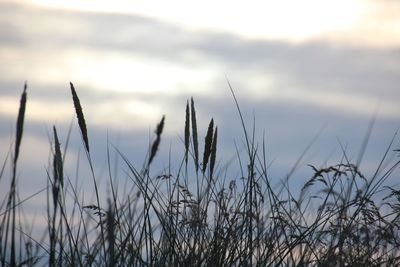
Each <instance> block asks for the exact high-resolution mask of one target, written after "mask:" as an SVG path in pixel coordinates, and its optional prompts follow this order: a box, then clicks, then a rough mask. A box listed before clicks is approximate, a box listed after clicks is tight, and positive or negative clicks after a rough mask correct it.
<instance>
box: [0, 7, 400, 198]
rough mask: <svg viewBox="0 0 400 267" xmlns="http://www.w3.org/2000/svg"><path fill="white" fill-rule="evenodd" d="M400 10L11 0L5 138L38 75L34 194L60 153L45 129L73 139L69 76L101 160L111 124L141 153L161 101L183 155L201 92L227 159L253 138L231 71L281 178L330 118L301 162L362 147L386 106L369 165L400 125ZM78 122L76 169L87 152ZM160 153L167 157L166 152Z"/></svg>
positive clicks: (1, 59)
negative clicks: (187, 112) (190, 113)
mask: <svg viewBox="0 0 400 267" xmlns="http://www.w3.org/2000/svg"><path fill="white" fill-rule="evenodd" d="M278 3H279V4H278ZM398 14H400V2H398V1H349V0H347V1H311V0H308V1H240V2H239V1H178V0H173V1H149V0H147V1H131V0H129V1H122V0H121V1H83V0H81V1H71V0H70V1H67V0H65V1H54V0H53V1H50V0H49V1H46V0H24V1H23V0H19V1H4V0H3V1H1V2H0V88H1V89H0V121H1V124H0V144H1V145H2V147H4V148H6V149H2V151H6V150H7V148H8V147H9V146H10V144H11V142H12V141H10V139H11V138H12V134H13V131H14V127H15V126H14V123H15V121H16V114H17V111H18V104H19V97H20V94H21V92H22V88H23V83H24V81H27V82H28V105H27V115H26V121H27V124H26V127H25V133H24V140H23V143H22V152H21V153H22V154H21V157H22V162H21V168H20V177H21V178H20V179H21V180H24V179H27V176H30V179H31V180H30V181H32V180H33V181H35V182H33V183H34V186H33V187H34V188H32V187H30V188H25V189H24V190H25V194H26V195H29V192H31V193H32V192H34V190H38V189H40V188H42V187H43V186H44V185H45V179H46V172H45V166H46V164H47V161H48V155H49V153H50V142H51V138H50V140H49V137H48V134H47V133H48V132H51V131H50V129H51V126H52V125H53V124H55V125H57V127H59V128H60V130H59V132H62V134H61V135H62V138H64V139H63V141H62V142H65V138H66V135H67V131H68V127H69V124H70V122H71V121H72V119H73V118H74V110H73V106H72V102H71V97H70V91H69V85H68V84H69V82H70V81H72V82H73V83H74V84H75V87H76V89H77V91H78V94H79V96H80V98H81V103H82V105H83V109H84V112H85V116H86V119H87V122H88V127H89V135H90V140H91V144H92V147H93V151H95V156H94V158H95V159H96V160H97V161H98V163H97V164H98V167H99V170H98V172H101V171H102V170H101V165H102V164H103V163H104V162H105V158H106V144H107V132H108V134H109V136H110V139H111V140H112V142H114V143H118V145H119V146H120V147H121V149H122V150H123V151H124V152H126V153H127V154H129V156H130V157H131V159H132V160H133V161H136V162H137V164H138V165H139V166H140V164H141V163H142V161H143V158H144V156H145V155H144V153H143V152H144V151H146V148H147V146H148V142H149V141H148V140H149V135H150V137H151V133H152V132H151V129H154V127H155V125H156V124H157V123H158V121H159V120H160V118H161V116H162V115H163V114H165V115H166V129H165V138H164V139H163V143H162V150H163V152H162V153H164V156H167V155H168V150H169V147H170V145H171V146H172V147H173V153H175V155H181V152H182V151H183V150H182V144H181V142H180V140H179V137H180V136H182V131H183V123H184V109H185V104H186V100H187V99H189V98H190V97H191V96H193V97H194V99H195V101H196V107H197V108H198V116H199V121H200V125H199V128H200V130H201V135H204V134H205V130H206V127H207V123H208V121H209V120H210V118H211V117H214V119H215V121H216V124H217V125H218V127H219V136H220V138H221V141H220V142H219V146H220V150H219V162H220V164H221V165H222V164H224V162H227V161H228V160H229V159H230V157H232V156H234V155H235V148H234V140H235V141H236V142H237V143H238V144H241V142H242V141H243V136H242V130H241V126H240V120H239V117H238V116H237V113H236V110H235V106H234V102H233V99H232V97H231V95H230V92H229V87H228V84H227V81H226V78H228V79H229V81H230V83H231V84H232V86H233V88H234V90H235V92H236V94H237V96H238V99H239V102H240V104H241V107H242V109H243V113H244V115H245V118H246V122H247V124H248V126H249V127H251V126H252V121H253V117H255V119H256V129H257V133H258V134H257V137H258V140H259V141H260V142H261V141H262V134H263V132H264V131H265V135H266V137H267V139H266V141H267V147H268V159H269V160H270V161H271V162H272V161H273V162H274V163H273V164H272V166H271V172H272V173H273V174H275V175H276V179H280V178H282V177H284V176H285V175H286V174H287V172H288V171H289V169H290V167H291V166H292V165H293V164H294V163H295V162H296V159H297V158H298V157H299V156H300V154H301V153H302V151H303V149H304V148H305V147H306V146H307V144H308V143H309V142H310V141H311V140H312V139H313V137H314V136H315V135H316V134H317V133H318V132H319V131H320V130H321V129H323V130H322V133H321V135H320V137H319V139H318V140H317V142H316V143H315V145H314V146H313V148H312V150H310V152H309V153H308V154H307V157H306V158H305V159H304V161H303V162H302V163H303V166H305V165H306V164H308V163H315V164H316V165H319V164H323V163H324V161H325V160H331V161H332V162H333V163H334V162H337V161H338V160H339V159H340V156H341V149H340V145H339V142H338V140H339V141H340V142H342V143H343V144H348V146H349V155H351V157H352V159H356V158H357V155H358V152H359V151H360V146H361V144H362V140H363V137H364V135H365V134H366V132H367V128H368V124H369V121H370V120H371V118H372V117H373V114H374V113H375V112H376V114H377V119H376V123H375V127H374V131H373V133H372V136H371V141H370V144H369V147H368V149H367V156H366V159H365V166H364V167H365V168H366V170H368V171H371V170H373V169H374V167H376V164H378V162H377V160H378V159H379V158H380V156H381V155H382V153H383V152H384V150H385V148H386V147H385V146H386V145H387V143H388V142H389V141H390V138H391V137H392V136H393V134H394V133H395V131H396V130H397V129H398V127H399V126H400V120H399V119H400V105H399V100H400V89H399V85H400V75H399V74H400V49H399V48H400V16H398ZM74 125H75V126H74V127H75V128H74V130H73V137H72V140H73V142H72V143H71V147H70V149H69V155H70V156H69V161H68V164H70V165H69V166H70V167H71V168H74V167H73V166H74V164H75V161H74V160H76V158H78V152H79V150H81V152H82V145H81V143H80V139H79V134H78V132H77V126H76V121H74ZM396 144H398V143H396ZM32 155H34V157H33V156H32ZM0 156H1V158H0V159H1V160H2V159H4V158H5V154H4V153H3V154H2V155H0ZM158 160H159V164H160V166H164V165H165V164H166V163H167V162H168V158H166V157H165V158H164V159H163V158H162V157H160V158H159V159H158ZM374 164H375V165H374ZM232 168H233V169H235V166H233V167H232ZM301 168H302V167H300V168H299V174H298V175H299V176H301V174H303V173H304V170H303V171H302V169H301ZM306 168H307V167H304V169H306ZM32 173H33V174H34V175H31V174H32ZM302 178H307V177H302ZM35 186H36V187H35Z"/></svg>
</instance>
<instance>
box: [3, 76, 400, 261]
mask: <svg viewBox="0 0 400 267" xmlns="http://www.w3.org/2000/svg"><path fill="white" fill-rule="evenodd" d="M70 87H71V92H72V97H73V105H74V108H75V111H76V115H77V118H78V125H79V129H80V133H81V136H82V141H83V147H84V150H85V152H86V155H87V163H88V166H89V167H90V170H91V174H92V179H93V187H94V189H95V196H96V203H95V204H93V203H83V200H82V199H83V198H82V197H81V196H80V190H79V188H77V187H76V186H74V185H73V183H72V182H71V181H70V178H69V177H68V176H67V175H66V174H65V173H64V172H65V168H64V159H65V153H66V149H67V146H65V147H64V151H63V149H62V148H61V145H60V143H61V142H62V141H63V142H65V143H66V144H68V141H69V140H68V139H69V134H68V137H67V140H62V141H61V140H60V139H59V135H58V132H57V129H56V127H55V126H54V127H53V140H52V144H51V146H52V153H53V160H52V166H51V167H50V168H49V169H48V171H47V187H46V189H45V190H46V192H47V203H46V205H47V206H46V210H47V220H46V221H47V225H46V231H45V233H43V239H42V240H37V239H35V238H34V237H33V235H32V231H34V230H33V229H30V230H29V229H27V228H26V227H25V226H24V225H26V224H25V223H24V216H23V209H22V206H23V205H24V203H25V201H28V200H21V199H20V198H19V196H18V186H17V182H16V172H17V160H18V155H19V149H20V145H21V140H22V132H23V125H24V112H25V105H26V101H27V100H26V99H27V86H26V85H25V88H24V90H23V94H22V96H21V103H20V109H19V114H18V119H17V127H16V128H17V130H16V139H15V150H14V151H15V152H14V154H13V155H12V156H10V153H9V154H7V155H6V160H5V162H4V163H3V165H2V168H1V172H0V179H1V178H3V177H4V176H5V172H4V170H5V169H6V167H7V166H8V164H9V163H8V158H10V157H11V158H12V162H11V167H12V170H13V171H12V174H11V175H12V177H10V181H11V185H10V189H9V193H8V194H7V195H6V196H3V198H4V199H3V204H2V205H0V261H1V265H2V266H13V267H14V266H35V265H43V264H44V265H49V266H332V267H333V266H399V265H400V236H399V233H400V231H399V227H400V189H398V188H394V187H391V186H388V185H386V181H387V179H388V178H389V177H390V176H391V175H393V174H394V171H395V170H396V169H397V168H398V167H399V164H400V161H396V162H394V163H392V164H391V165H388V164H386V162H387V158H388V157H389V154H391V153H397V152H398V150H396V149H394V148H393V146H394V142H395V136H394V137H393V139H392V140H391V142H390V143H389V145H388V146H387V148H386V152H385V153H384V155H383V156H382V159H381V161H380V162H378V163H377V166H376V171H375V172H374V174H373V175H372V176H371V177H367V176H366V175H364V173H363V172H362V170H360V168H359V161H357V162H352V161H351V160H350V159H349V157H348V155H347V152H346V150H345V149H344V148H343V149H342V151H343V153H342V158H341V160H340V161H339V162H338V163H337V164H335V165H332V166H322V167H317V166H314V165H311V164H310V165H309V166H310V168H311V170H312V172H313V175H312V176H311V177H309V178H308V179H307V180H306V182H305V183H304V185H303V187H302V188H301V189H300V190H299V192H291V191H290V190H289V189H288V187H287V183H286V182H285V181H283V182H282V186H281V187H280V188H276V187H274V186H272V184H271V180H272V179H273V178H272V177H270V174H269V173H268V167H267V162H266V149H265V143H264V140H262V144H261V145H260V144H259V143H258V141H257V140H255V137H254V136H255V134H254V128H253V130H252V131H253V132H251V131H250V130H249V129H247V128H246V127H245V119H244V117H243V115H242V113H241V111H240V107H239V103H238V99H237V98H236V96H235V94H234V91H233V89H232V88H231V86H230V84H229V87H230V88H231V92H232V95H233V99H234V103H235V104H236V107H237V111H238V114H239V119H240V121H241V123H242V126H243V133H244V140H245V146H246V150H245V153H244V155H243V154H242V153H240V152H239V151H238V159H237V162H238V165H237V168H238V170H239V171H240V172H241V176H240V177H229V176H227V175H226V170H225V169H223V168H220V167H219V165H218V164H217V138H218V128H217V126H216V125H217V122H216V121H214V120H213V119H211V120H210V123H209V126H208V130H207V131H206V132H205V135H204V136H205V137H204V143H203V146H202V143H201V140H200V138H199V137H198V136H199V135H200V134H201V133H200V131H198V128H197V119H196V109H195V106H194V100H193V98H191V99H190V102H189V100H188V101H187V103H186V110H185V112H183V114H182V115H183V116H182V119H184V121H185V125H184V131H183V136H184V139H183V140H182V152H183V153H182V159H181V160H180V165H179V166H177V171H172V170H175V168H172V167H171V166H170V167H169V168H167V169H164V170H161V171H159V172H158V173H157V174H155V175H153V173H155V172H154V171H152V170H151V168H152V167H154V166H153V165H154V161H155V160H156V156H157V152H158V150H159V148H160V143H161V142H162V138H161V136H162V132H163V127H164V123H168V118H167V117H164V116H163V117H162V119H161V121H160V122H159V124H158V125H157V127H156V130H155V137H154V140H153V142H152V145H151V146H150V147H149V152H148V154H147V155H146V156H145V159H144V160H145V161H144V162H145V164H144V165H143V167H141V168H137V167H136V166H135V164H134V163H133V162H131V161H130V160H129V158H128V157H127V156H126V155H124V154H123V153H122V152H121V151H120V150H118V148H115V147H114V148H113V149H110V145H109V144H107V159H108V166H107V167H108V170H109V184H110V190H109V191H110V192H109V193H108V194H107V195H106V196H104V195H100V190H99V189H98V180H97V176H96V173H95V171H94V169H93V164H92V159H91V154H90V151H89V141H90V135H89V134H88V131H87V128H86V127H87V124H86V121H85V119H84V114H83V111H82V106H81V103H83V102H81V101H80V99H79V97H78V94H77V91H76V89H75V87H74V85H73V84H72V83H71V84H70ZM71 107H72V105H71ZM368 136H369V133H367V137H366V138H368ZM366 143H367V142H365V144H366ZM202 147H203V160H202V162H201V163H200V161H199V149H201V148H202ZM397 149H398V148H397ZM2 151H5V150H4V149H3V150H2ZM113 152H114V153H115V154H116V155H117V156H118V157H119V158H120V159H122V162H123V166H124V167H123V168H124V170H126V172H125V174H126V176H127V183H126V187H128V188H125V189H126V190H125V191H124V192H127V193H121V192H120V191H119V190H118V188H117V187H116V186H115V179H116V177H113V174H112V172H111V169H112V166H111V165H112V164H111V160H110V157H111V154H112V153H113ZM199 170H200V171H199ZM78 179H79V177H78ZM0 181H1V180H0ZM2 186H3V185H2ZM100 199H103V200H104V199H107V201H106V202H105V203H102V202H101V201H100Z"/></svg>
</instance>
